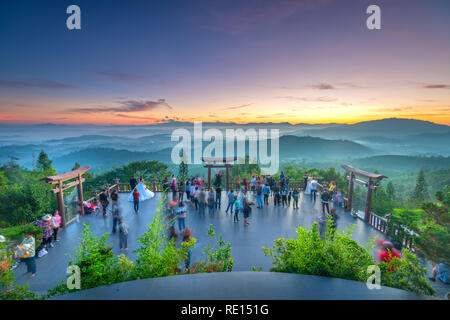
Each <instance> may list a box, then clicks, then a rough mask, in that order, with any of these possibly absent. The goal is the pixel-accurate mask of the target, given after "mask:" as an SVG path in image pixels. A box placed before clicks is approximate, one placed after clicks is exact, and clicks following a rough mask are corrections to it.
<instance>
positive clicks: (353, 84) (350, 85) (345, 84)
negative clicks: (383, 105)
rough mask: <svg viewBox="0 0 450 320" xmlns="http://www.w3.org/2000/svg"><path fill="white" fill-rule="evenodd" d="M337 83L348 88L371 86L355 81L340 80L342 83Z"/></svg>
mask: <svg viewBox="0 0 450 320" xmlns="http://www.w3.org/2000/svg"><path fill="white" fill-rule="evenodd" d="M337 85H338V86H342V87H347V88H353V89H363V88H369V87H366V86H362V85H360V84H357V83H353V82H340V83H337Z"/></svg>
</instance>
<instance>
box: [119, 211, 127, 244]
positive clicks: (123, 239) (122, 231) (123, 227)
mask: <svg viewBox="0 0 450 320" xmlns="http://www.w3.org/2000/svg"><path fill="white" fill-rule="evenodd" d="M119 247H120V250H128V225H127V224H126V223H125V222H124V220H123V218H122V217H120V218H119Z"/></svg>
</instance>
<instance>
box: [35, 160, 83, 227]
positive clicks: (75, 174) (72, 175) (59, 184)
mask: <svg viewBox="0 0 450 320" xmlns="http://www.w3.org/2000/svg"><path fill="white" fill-rule="evenodd" d="M90 168H91V167H88V166H84V167H81V168H78V169H76V170H73V171H70V172H66V173H62V174H59V175H56V176H49V177H45V178H42V179H41V180H44V181H45V182H46V183H48V184H55V185H56V186H55V189H53V190H52V191H51V192H52V193H56V197H57V201H58V210H59V214H60V215H61V226H62V227H63V228H65V227H66V212H65V210H64V195H63V191H64V190H66V189H69V188H72V187H75V186H77V189H78V190H77V191H78V201H79V205H80V213H81V214H82V215H83V214H84V207H83V182H84V178H83V177H82V176H83V174H84V173H85V172H86V171H88V170H89V169H90ZM72 179H76V180H75V181H72V182H70V183H68V184H66V185H63V182H64V181H67V180H72Z"/></svg>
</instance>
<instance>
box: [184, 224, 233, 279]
mask: <svg viewBox="0 0 450 320" xmlns="http://www.w3.org/2000/svg"><path fill="white" fill-rule="evenodd" d="M208 237H210V238H212V239H217V236H216V233H215V231H214V229H213V226H212V224H210V225H209V230H208ZM217 245H218V247H217V248H216V249H214V248H212V247H210V246H205V248H203V252H204V253H205V260H204V261H200V262H194V263H193V264H192V267H191V269H190V273H202V272H226V271H231V270H233V265H234V260H233V257H232V256H231V243H230V242H227V243H225V241H223V239H222V236H220V237H219V239H217Z"/></svg>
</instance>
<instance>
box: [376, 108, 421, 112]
mask: <svg viewBox="0 0 450 320" xmlns="http://www.w3.org/2000/svg"><path fill="white" fill-rule="evenodd" d="M411 109H413V107H396V108H381V109H377V110H376V111H390V112H400V111H405V110H411Z"/></svg>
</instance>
